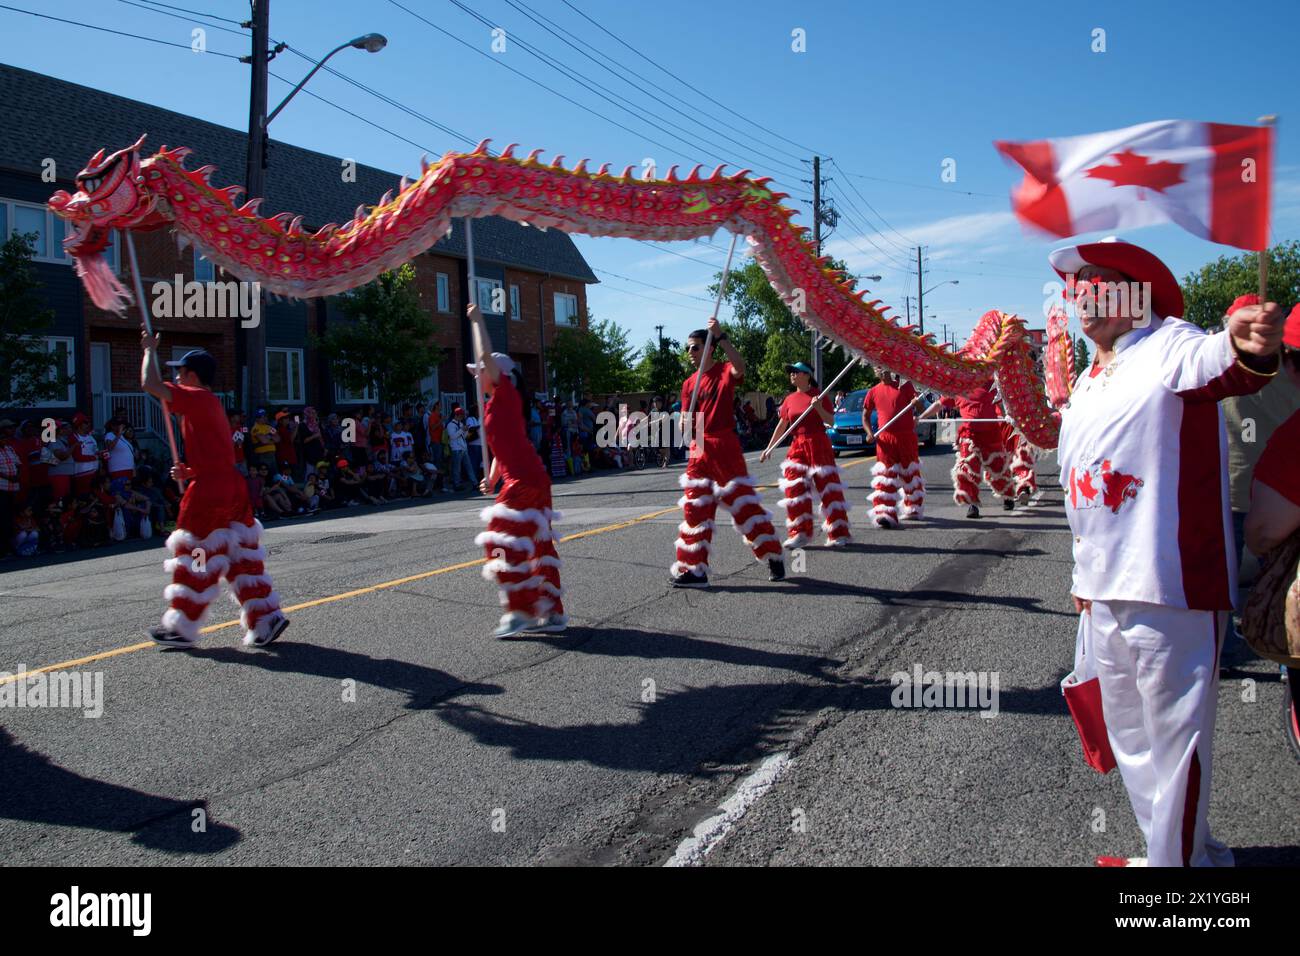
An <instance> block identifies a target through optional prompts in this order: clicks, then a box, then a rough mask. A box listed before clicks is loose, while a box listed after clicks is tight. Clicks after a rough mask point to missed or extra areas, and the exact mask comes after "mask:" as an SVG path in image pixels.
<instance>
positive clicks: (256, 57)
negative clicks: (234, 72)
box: [240, 0, 271, 413]
mask: <svg viewBox="0 0 1300 956" xmlns="http://www.w3.org/2000/svg"><path fill="white" fill-rule="evenodd" d="M251 3H252V6H253V16H252V19H251V20H248V21H247V22H245V23H243V24H241V25H242V26H244V27H245V28H251V29H252V31H253V49H252V52H251V55H250V56H249V57H248V58H246V59H245V58H243V57H241V58H240V59H241V61H242V62H245V63H251V64H252V67H253V76H252V81H251V82H250V83H249V97H248V165H247V169H246V170H245V175H244V184H245V186H246V187H247V188H248V194H247V197H246V198H247V199H260V198H262V197H264V196H265V195H266V94H267V64H268V63H269V62H270V55H269V51H268V47H269V45H270V42H271V0H251ZM259 297H260V293H259ZM262 304H263V305H264V304H265V303H262ZM258 315H259V316H262V317H263V320H262V321H259V322H258V323H257V325H255V326H253V327H252V328H250V329H247V330H246V332H245V335H244V367H245V370H246V374H247V377H248V384H247V392H246V394H245V396H244V399H245V401H246V402H247V404H248V411H249V412H250V413H253V412H256V411H257V409H258V408H260V407H262V406H263V405H264V404H265V401H266V394H265V393H266V325H265V318H264V317H265V315H266V310H265V309H259V310H258Z"/></svg>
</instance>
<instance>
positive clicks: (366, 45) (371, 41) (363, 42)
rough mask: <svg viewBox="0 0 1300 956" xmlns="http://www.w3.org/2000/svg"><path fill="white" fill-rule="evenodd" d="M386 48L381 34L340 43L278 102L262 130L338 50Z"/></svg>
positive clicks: (386, 43) (386, 41)
mask: <svg viewBox="0 0 1300 956" xmlns="http://www.w3.org/2000/svg"><path fill="white" fill-rule="evenodd" d="M386 46H388V38H387V37H386V36H384V35H383V34H382V33H367V34H366V35H365V36H361V37H357V38H356V39H355V40H349V41H348V42H347V43H340V44H339V45H338V46H336V47H335V48H334V49H332V50H330V51H329V52H328V53H326V54H325V55H324V56H323V57H321V58H320V59H319V60H318V61H316V65H315V66H313V67H312V68H311V72H309V73H308V74H307V75H306V76H304V77H303V78H302V80H301V82H299V84H298V85H297V86H295V87H294V88H293V89H292V90H290V91H289V95H288V96H286V97H285V98H284V99H283V100H281V101H280V105H279V106H277V107H276V108H275V109H273V110H271V114H270V115H269V116H267V118H266V121H265V122H264V123H263V124H262V128H263V129H264V130H265V129H266V127H268V126H270V125H271V120H273V119H275V118H276V117H277V116H279V115H280V110H282V109H284V108H285V106H286V105H288V103H289V101H290V100H291V99H293V98H294V96H295V95H296V94H297V93H298V91H299V90H300V89H302V88H303V87H304V86H306V85H307V81H308V80H310V79H311V78H312V77H313V76H315V75H316V71H317V70H319V69H320V68H321V67H322V66H324V65H325V61H326V60H328V59H329V58H330V57H332V56H333V55H334V54H335V53H338V52H339V51H340V50H346V49H347V48H348V47H353V48H355V49H357V50H365V51H366V52H367V53H378V52H379V51H380V50H382V49H383V48H384V47H386Z"/></svg>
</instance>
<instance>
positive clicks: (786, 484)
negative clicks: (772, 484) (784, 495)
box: [776, 476, 808, 492]
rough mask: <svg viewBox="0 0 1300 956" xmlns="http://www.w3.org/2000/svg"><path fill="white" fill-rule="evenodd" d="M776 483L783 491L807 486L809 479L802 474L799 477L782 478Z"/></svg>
mask: <svg viewBox="0 0 1300 956" xmlns="http://www.w3.org/2000/svg"><path fill="white" fill-rule="evenodd" d="M776 484H777V487H779V488H780V489H781V491H783V492H788V491H789V490H790V489H791V488H807V487H808V479H807V477H805V476H800V477H798V478H782V479H780V480H779V481H777V483H776Z"/></svg>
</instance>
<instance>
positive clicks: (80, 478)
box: [69, 412, 100, 495]
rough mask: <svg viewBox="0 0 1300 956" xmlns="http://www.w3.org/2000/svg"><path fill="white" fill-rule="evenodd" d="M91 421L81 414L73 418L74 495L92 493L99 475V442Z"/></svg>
mask: <svg viewBox="0 0 1300 956" xmlns="http://www.w3.org/2000/svg"><path fill="white" fill-rule="evenodd" d="M91 432H92V428H91V425H90V419H89V418H87V417H86V416H85V415H84V414H82V413H81V412H77V414H75V415H73V416H72V441H71V443H70V445H69V448H70V449H71V451H72V460H73V462H74V465H73V472H72V493H73V494H74V495H84V494H86V493H87V492H89V491H90V485H91V483H92V482H93V481H94V480H95V475H97V474H99V461H100V455H99V442H97V441H95V436H94V435H93V434H92V433H91Z"/></svg>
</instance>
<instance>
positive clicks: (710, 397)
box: [682, 362, 741, 436]
mask: <svg viewBox="0 0 1300 956" xmlns="http://www.w3.org/2000/svg"><path fill="white" fill-rule="evenodd" d="M699 374H700V373H699V372H695V373H694V374H692V375H691V377H690V378H688V379H687V380H686V382H685V383H684V384H683V385H682V414H683V415H685V414H687V413H688V412H689V411H690V409H691V392H693V391H694V390H695V377H696V376H697V375H699ZM738 381H741V379H740V378H739V377H737V376H736V375H733V374H732V366H731V363H730V362H716V363H714V364H713V365H711V366H710V367H709V370H708V371H707V372H705V373H704V377H703V379H702V380H701V381H700V396H699V398H698V399H697V400H696V402H695V414H696V415H703V416H704V434H705V435H709V436H717V435H734V434H736V411H735V409H736V383H737V382H738Z"/></svg>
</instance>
